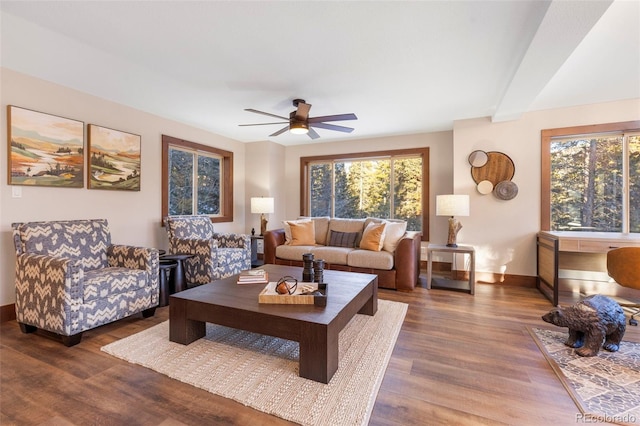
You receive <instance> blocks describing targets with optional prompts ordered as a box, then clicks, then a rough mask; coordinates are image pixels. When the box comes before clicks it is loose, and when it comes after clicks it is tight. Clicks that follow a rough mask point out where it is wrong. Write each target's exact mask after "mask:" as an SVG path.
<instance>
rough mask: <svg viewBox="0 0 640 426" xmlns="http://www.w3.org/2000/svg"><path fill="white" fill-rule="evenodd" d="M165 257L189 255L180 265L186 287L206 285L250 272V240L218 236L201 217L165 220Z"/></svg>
mask: <svg viewBox="0 0 640 426" xmlns="http://www.w3.org/2000/svg"><path fill="white" fill-rule="evenodd" d="M165 226H166V228H167V235H168V237H169V254H192V255H193V257H190V258H188V259H186V260H184V262H183V267H184V272H185V278H186V280H187V285H189V286H195V285H201V284H207V283H210V282H212V281H215V280H219V279H221V278H225V277H228V276H230V275H234V274H238V273H240V271H242V270H244V269H251V237H249V235H245V234H234V233H219V232H215V231H214V230H213V223H211V218H209V216H205V215H199V216H198V215H196V216H188V215H175V216H167V217H166V218H165Z"/></svg>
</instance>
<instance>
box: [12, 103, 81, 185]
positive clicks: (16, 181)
mask: <svg viewBox="0 0 640 426" xmlns="http://www.w3.org/2000/svg"><path fill="white" fill-rule="evenodd" d="M7 133H8V135H7V136H8V137H7V147H8V151H9V152H8V155H7V158H8V161H9V165H8V167H7V170H8V173H7V174H8V184H9V185H30V186H50V187H59V188H83V187H84V122H82V121H78V120H74V119H71V118H65V117H60V116H57V115H52V114H47V113H44V112H38V111H33V110H30V109H26V108H21V107H18V106H15V105H7Z"/></svg>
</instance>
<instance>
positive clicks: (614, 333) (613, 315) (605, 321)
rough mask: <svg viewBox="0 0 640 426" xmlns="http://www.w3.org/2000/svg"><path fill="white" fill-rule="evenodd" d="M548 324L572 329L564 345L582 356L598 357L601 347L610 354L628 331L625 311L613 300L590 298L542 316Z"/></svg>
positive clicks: (601, 296)
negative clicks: (626, 330) (574, 349)
mask: <svg viewBox="0 0 640 426" xmlns="http://www.w3.org/2000/svg"><path fill="white" fill-rule="evenodd" d="M542 319H543V320H544V321H545V322H548V323H550V324H554V325H557V326H559V327H568V328H569V337H568V338H567V341H566V342H564V344H565V345H567V346H569V347H571V348H576V353H577V354H578V355H580V356H595V355H597V354H598V352H599V351H600V347H601V346H602V347H604V349H606V350H608V351H610V352H616V351H617V350H618V349H619V348H620V341H622V336H624V332H625V329H626V325H625V320H624V311H623V310H622V308H621V307H620V305H619V304H618V303H617V302H616V301H615V300H613V299H611V298H610V297H607V296H603V295H601V294H595V295H593V296H589V297H586V298H584V299H583V300H581V301H580V302H577V303H576V304H574V305H571V306H569V307H566V308H555V309H552V310H551V311H549V312H548V313H547V314H545V315H543V316H542Z"/></svg>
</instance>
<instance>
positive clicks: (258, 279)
mask: <svg viewBox="0 0 640 426" xmlns="http://www.w3.org/2000/svg"><path fill="white" fill-rule="evenodd" d="M268 282H269V273H268V272H267V271H265V270H264V269H248V270H246V271H242V272H240V274H239V275H238V284H266V283H268Z"/></svg>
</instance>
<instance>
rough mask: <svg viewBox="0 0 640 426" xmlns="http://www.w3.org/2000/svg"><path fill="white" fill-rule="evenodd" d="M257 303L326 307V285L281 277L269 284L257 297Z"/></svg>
mask: <svg viewBox="0 0 640 426" xmlns="http://www.w3.org/2000/svg"><path fill="white" fill-rule="evenodd" d="M258 303H264V304H273V305H315V306H320V307H324V306H327V284H326V283H311V282H298V280H296V279H295V278H294V277H291V276H287V277H282V278H281V279H279V280H278V281H276V282H273V281H272V282H269V283H268V284H267V285H266V286H265V288H264V289H263V290H262V291H261V292H260V294H259V295H258Z"/></svg>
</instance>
